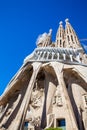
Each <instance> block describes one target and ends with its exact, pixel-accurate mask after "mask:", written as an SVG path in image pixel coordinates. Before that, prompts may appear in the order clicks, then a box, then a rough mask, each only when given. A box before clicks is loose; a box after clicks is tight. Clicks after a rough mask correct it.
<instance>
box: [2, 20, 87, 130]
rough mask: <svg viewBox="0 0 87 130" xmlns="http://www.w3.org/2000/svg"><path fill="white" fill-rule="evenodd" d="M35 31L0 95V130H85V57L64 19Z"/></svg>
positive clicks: (86, 76) (86, 94)
mask: <svg viewBox="0 0 87 130" xmlns="http://www.w3.org/2000/svg"><path fill="white" fill-rule="evenodd" d="M51 35H52V30H50V31H49V33H48V34H47V33H44V34H42V35H40V37H39V38H38V40H37V48H36V49H35V50H34V51H33V53H32V54H30V55H29V56H27V57H26V58H25V59H24V62H23V65H22V66H21V68H20V69H19V70H18V72H17V73H16V74H15V76H14V77H13V78H12V79H11V81H10V82H9V84H8V85H7V87H6V90H5V91H4V93H3V95H2V96H1V97H0V130H42V129H47V128H50V127H53V128H55V127H58V128H62V130H87V58H86V57H87V56H86V54H85V52H84V50H83V48H82V47H81V45H80V42H79V40H78V38H77V35H76V33H75V31H74V29H73V28H72V26H71V25H70V23H69V21H68V19H67V20H66V25H65V29H64V28H63V24H62V22H60V25H59V28H58V31H57V35H56V40H55V43H53V42H52V39H51Z"/></svg>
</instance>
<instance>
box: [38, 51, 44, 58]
mask: <svg viewBox="0 0 87 130" xmlns="http://www.w3.org/2000/svg"><path fill="white" fill-rule="evenodd" d="M42 53H43V52H42V51H41V52H40V54H39V56H38V60H39V59H40V58H41V55H42Z"/></svg>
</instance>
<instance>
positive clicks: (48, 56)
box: [46, 52, 50, 60]
mask: <svg viewBox="0 0 87 130" xmlns="http://www.w3.org/2000/svg"><path fill="white" fill-rule="evenodd" d="M49 54H50V52H47V58H46V60H48V57H49Z"/></svg>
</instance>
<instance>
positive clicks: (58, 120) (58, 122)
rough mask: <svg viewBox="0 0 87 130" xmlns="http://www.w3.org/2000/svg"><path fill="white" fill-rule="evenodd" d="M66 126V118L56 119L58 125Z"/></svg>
mask: <svg viewBox="0 0 87 130" xmlns="http://www.w3.org/2000/svg"><path fill="white" fill-rule="evenodd" d="M64 126H66V122H65V119H56V127H64Z"/></svg>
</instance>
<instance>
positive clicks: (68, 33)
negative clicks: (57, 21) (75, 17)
mask: <svg viewBox="0 0 87 130" xmlns="http://www.w3.org/2000/svg"><path fill="white" fill-rule="evenodd" d="M65 22H66V26H65V46H66V47H71V48H78V47H80V46H81V45H80V42H79V40H78V37H77V35H76V33H75V31H74V29H73V28H72V26H71V24H70V23H69V19H66V20H65Z"/></svg>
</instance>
